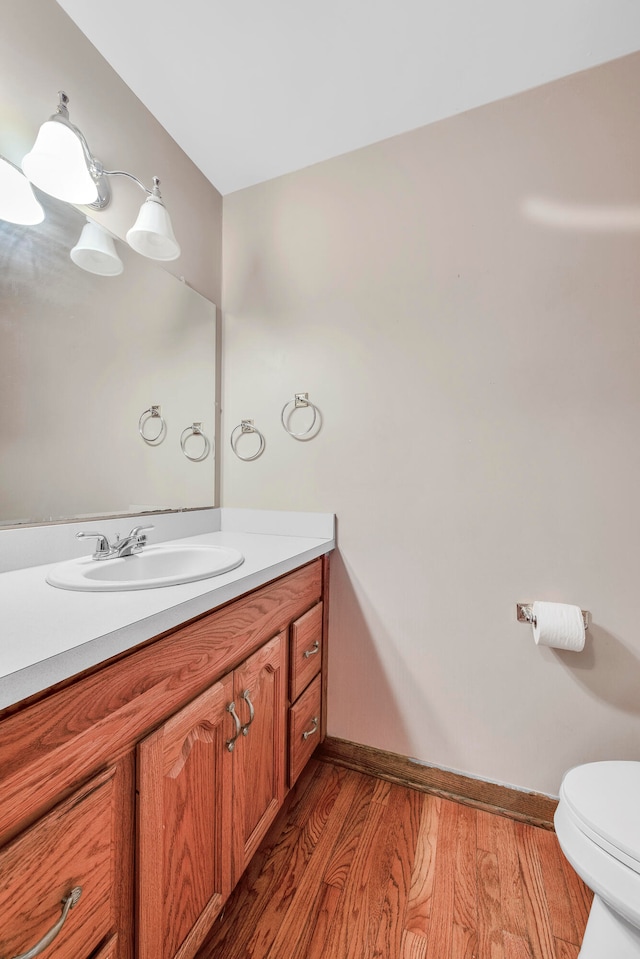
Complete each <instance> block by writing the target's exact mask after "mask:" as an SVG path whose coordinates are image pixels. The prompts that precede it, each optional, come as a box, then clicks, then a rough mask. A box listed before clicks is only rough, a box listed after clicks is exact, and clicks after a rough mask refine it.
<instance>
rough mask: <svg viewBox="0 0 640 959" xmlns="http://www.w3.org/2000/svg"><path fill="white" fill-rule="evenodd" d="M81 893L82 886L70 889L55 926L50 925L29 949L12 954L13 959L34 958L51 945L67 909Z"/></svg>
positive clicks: (62, 923) (63, 921)
mask: <svg viewBox="0 0 640 959" xmlns="http://www.w3.org/2000/svg"><path fill="white" fill-rule="evenodd" d="M81 895H82V888H81V887H80V886H76V887H75V888H74V889H72V890H71V892H70V893H69V895H68V896H65V897H64V899H63V900H62V915H61V916H60V918H59V919H58V921H57V922H56V924H55V926H52V927H51V929H50V930H49V932H45V934H44V936H43V937H42V939H41V940H40V941H39V942H36V944H35V946H32V947H31V949H29V950H27V952H22V953H20V955H19V956H14V957H13V959H34V957H35V956H38V955H40V953H41V952H43V951H44V950H45V949H46V948H47V946H49V945H51V943H52V942H53V940H54V939H55V938H56V936H57V935H58V933H59V932H60V930H61V929H62V927H63V926H64V924H65V920H66V918H67V916H68V915H69V910H70V909H72V908H73V907H74V906H75V904H76V903H77V901H78V899H79V898H80V896H81Z"/></svg>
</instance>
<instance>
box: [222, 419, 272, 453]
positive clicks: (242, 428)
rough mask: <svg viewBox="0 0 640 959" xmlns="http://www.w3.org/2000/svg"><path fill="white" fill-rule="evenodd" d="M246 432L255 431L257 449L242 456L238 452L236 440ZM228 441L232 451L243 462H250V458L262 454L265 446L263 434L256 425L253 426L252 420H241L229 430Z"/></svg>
mask: <svg viewBox="0 0 640 959" xmlns="http://www.w3.org/2000/svg"><path fill="white" fill-rule="evenodd" d="M247 433H255V434H256V435H257V437H258V449H257V450H256V452H255V453H252V454H251V456H243V455H242V454H241V453H239V452H238V441H239V439H240V437H241V436H246V435H247ZM230 442H231V449H232V450H233V452H234V453H235V454H236V456H237V457H238V459H239V460H244V462H245V463H250V462H251V461H252V460H257V459H258V457H259V456H262V454H263V453H264V448H265V446H266V440H265V438H264V435H263V434H262V433H261V432H260V430H259V429H258V427H257V426H254V424H253V420H241V421H240V423H238V425H237V426H235V427H234V428H233V429H232V430H231V437H230Z"/></svg>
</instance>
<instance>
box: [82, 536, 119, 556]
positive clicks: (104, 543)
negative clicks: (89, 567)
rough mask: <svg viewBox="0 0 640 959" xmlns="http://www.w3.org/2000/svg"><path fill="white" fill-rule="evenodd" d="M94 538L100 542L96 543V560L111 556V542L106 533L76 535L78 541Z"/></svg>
mask: <svg viewBox="0 0 640 959" xmlns="http://www.w3.org/2000/svg"><path fill="white" fill-rule="evenodd" d="M94 537H95V538H96V539H97V540H98V542H97V543H96V551H95V553H94V554H93V557H94V559H103V558H104V557H106V556H109V555H110V553H111V546H110V545H109V540H108V539H107V537H106V536H105V535H104V533H83V532H80V533H76V539H93V538H94Z"/></svg>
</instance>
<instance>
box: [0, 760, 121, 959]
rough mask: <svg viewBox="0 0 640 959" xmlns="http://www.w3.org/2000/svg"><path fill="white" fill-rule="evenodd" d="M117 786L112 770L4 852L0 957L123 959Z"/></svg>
mask: <svg viewBox="0 0 640 959" xmlns="http://www.w3.org/2000/svg"><path fill="white" fill-rule="evenodd" d="M118 785H119V784H118V769H117V767H114V768H112V769H109V770H107V771H106V772H105V773H103V774H102V775H100V776H98V777H96V778H95V779H93V780H91V781H90V782H88V783H87V784H86V785H85V786H84V787H83V788H82V789H80V790H78V791H77V792H76V793H74V794H73V795H72V796H71V797H69V799H67V800H66V801H65V802H62V803H60V804H59V805H58V806H56V807H55V808H54V809H53V810H52V811H51V812H50V813H49V814H48V815H46V816H44V817H43V818H42V819H40V820H39V821H38V822H37V823H35V824H34V825H33V826H32V827H31V828H30V829H27V830H26V831H25V832H24V833H22V834H21V835H20V836H18V837H17V838H16V839H15V840H14V841H13V842H11V843H9V844H8V845H7V846H5V847H4V849H2V851H0V876H2V877H3V878H4V879H5V881H4V882H3V883H2V885H1V886H0V915H1V916H2V921H1V922H0V955H1V956H3V957H10V956H18V955H21V954H24V953H26V952H27V951H28V950H31V949H33V948H34V947H36V948H37V947H39V949H38V951H40V950H44V949H45V948H46V949H47V956H48V957H55V959H84V957H88V956H90V955H91V953H92V952H93V951H94V950H95V949H96V948H97V947H99V946H101V945H102V946H104V945H108V946H109V948H110V950H111V951H112V954H113V955H115V954H116V941H117V937H118V929H117V926H116V924H115V923H114V917H115V914H116V912H117V909H116V908H115V907H116V905H117V903H116V900H117V891H116V889H117V876H118V873H119V872H120V870H121V866H122V860H121V848H122V844H121V843H120V842H119V841H118V826H119V823H118V812H119V799H118V793H119V790H118ZM6 880H10V881H6Z"/></svg>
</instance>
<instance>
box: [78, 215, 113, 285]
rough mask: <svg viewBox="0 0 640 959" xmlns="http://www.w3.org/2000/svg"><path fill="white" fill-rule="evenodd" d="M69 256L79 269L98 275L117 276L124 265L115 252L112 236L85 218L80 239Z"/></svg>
mask: <svg viewBox="0 0 640 959" xmlns="http://www.w3.org/2000/svg"><path fill="white" fill-rule="evenodd" d="M69 256H70V257H71V259H72V260H73V262H74V263H75V264H76V266H79V267H80V269H81V270H86V271H87V272H88V273H97V274H98V275H99V276H119V274H120V273H122V271H123V269H124V267H123V265H122V260H121V259H120V257H119V256H118V254H117V253H116V247H115V243H114V242H113V237H112V236H110V234H109V233H107V231H106V230H103V228H102V227H101V226H100V225H99V224H98V223H94V222H93V220H89V219H88V220H87V222H86V223H85V225H84V227H83V228H82V233H81V234H80V239H79V240H78V242H77V243H76V245H75V246H74V248H73V249H72V250H71V252H70V254H69Z"/></svg>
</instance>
